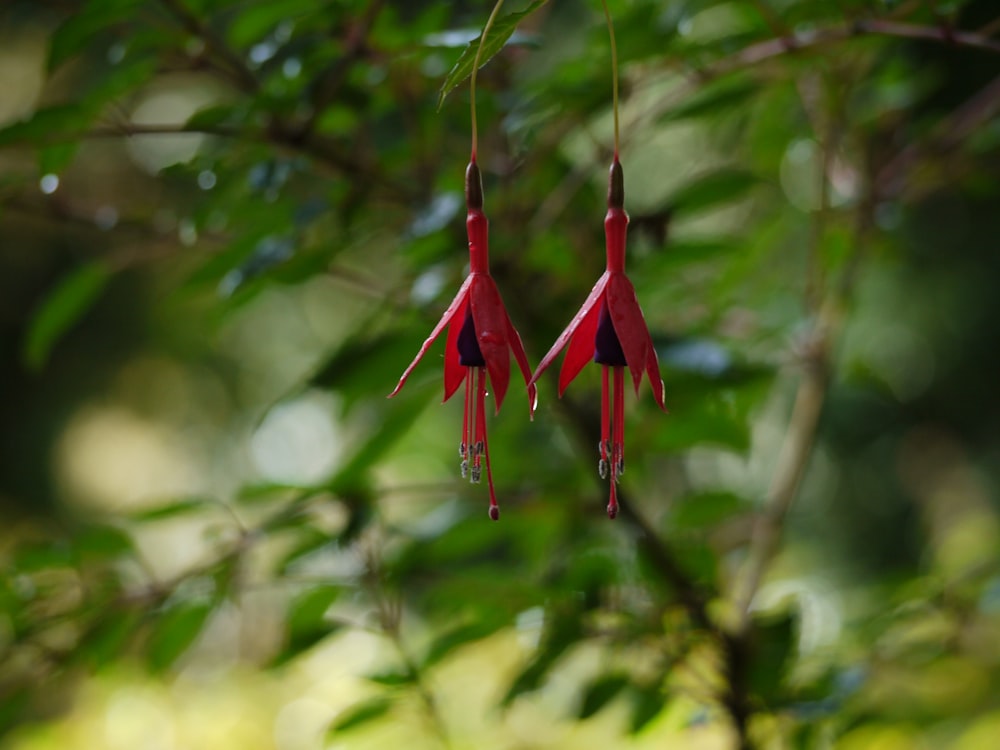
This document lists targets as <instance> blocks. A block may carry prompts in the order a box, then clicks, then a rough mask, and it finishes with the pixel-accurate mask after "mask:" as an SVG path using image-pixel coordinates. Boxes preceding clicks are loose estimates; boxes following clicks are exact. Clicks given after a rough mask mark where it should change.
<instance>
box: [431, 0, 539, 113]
mask: <svg viewBox="0 0 1000 750" xmlns="http://www.w3.org/2000/svg"><path fill="white" fill-rule="evenodd" d="M546 2H547V0H534V2H532V3H531V4H530V5H529V6H528V7H527V8H525V9H524V10H522V11H518V12H516V13H511V14H509V15H506V16H504V17H503V18H500V19H497V22H496V23H494V24H493V28H492V29H490V33H489V36H487V37H486V39H485V40H484V41H483V52H482V55H480V58H479V67H480V68H482V67H483V66H485V65H486V63H488V62H489V61H490V60H491V59H493V57H494V56H495V55H496V54H497V53H498V52H499V51H500V50H501V49H503V46H504V44H506V43H507V40H508V39H510V37H511V35H512V34H513V33H514V31H515V30H516V29H517V25H518V24H519V23H521V21H523V20H524V19H525V18H527V17H528V16H530V15H531V14H532V13H534V12H535V11H536V10H538V9H539V8H541V7H542V6H543V5H545V3H546ZM481 36H482V35H481V34H480V36H477V37H476V38H475V39H473V40H472V41H471V42H469V45H468V46H467V47H466V48H465V49H464V50H462V55H461V57H459V58H458V62H456V63H455V65H454V67H453V68H452V69H451V70H450V71H449V72H448V75H447V76H445V79H444V83H443V84H441V91H440V92H438V103H437V108H438V110H439V111H440V109H441V105H443V104H444V100H445V98H446V97H447V96H448V94H450V93H451V92H452V91H453V90H454V89H455V87H457V86H458V85H459V84H460V83H462V81H464V80H465V79H466V78H468V77H469V76H470V75H472V66H473V65H475V60H476V52H477V51H478V49H479V39H480V37H481Z"/></svg>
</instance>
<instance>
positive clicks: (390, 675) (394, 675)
mask: <svg viewBox="0 0 1000 750" xmlns="http://www.w3.org/2000/svg"><path fill="white" fill-rule="evenodd" d="M365 679H366V680H368V681H369V682H374V683H375V684H377V685H384V686H385V687H399V686H401V685H411V684H413V681H414V679H415V676H414V674H413V673H412V672H407V671H395V670H393V671H389V672H379V673H378V674H373V675H368V677H366V678H365Z"/></svg>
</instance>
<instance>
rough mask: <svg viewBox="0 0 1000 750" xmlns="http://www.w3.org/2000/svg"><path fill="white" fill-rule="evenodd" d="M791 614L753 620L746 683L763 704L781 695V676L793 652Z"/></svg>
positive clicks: (776, 702) (777, 701) (780, 700)
mask: <svg viewBox="0 0 1000 750" xmlns="http://www.w3.org/2000/svg"><path fill="white" fill-rule="evenodd" d="M795 631H796V628H795V618H794V616H793V615H792V614H791V613H787V612H786V613H783V614H781V615H779V616H775V617H768V618H762V619H758V620H755V621H754V629H753V639H752V641H751V652H750V653H751V662H750V666H749V669H748V683H749V686H750V689H751V690H752V691H753V694H754V695H756V696H758V697H759V698H760V700H762V701H763V702H764V704H765V705H767V706H772V707H774V706H777V705H780V704H782V703H783V702H784V699H785V676H786V675H787V674H788V667H789V663H790V661H791V659H792V656H793V655H794V653H795V636H796V632H795Z"/></svg>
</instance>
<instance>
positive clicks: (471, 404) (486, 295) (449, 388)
mask: <svg viewBox="0 0 1000 750" xmlns="http://www.w3.org/2000/svg"><path fill="white" fill-rule="evenodd" d="M465 203H466V207H467V209H468V218H467V219H466V222H465V226H466V230H467V231H468V234H469V275H468V276H467V277H466V279H465V282H464V283H463V284H462V287H461V288H460V289H459V290H458V294H457V295H456V296H455V299H454V300H452V303H451V304H450V305H449V306H448V309H447V310H445V312H444V315H443V316H441V320H439V321H438V324H437V325H436V326H434V330H433V331H431V335H430V336H428V337H427V340H426V341H425V342H424V344H423V346H421V347H420V351H419V352H417V356H416V357H415V358H414V359H413V361H412V362H411V363H410V366H409V367H407V368H406V371H405V372H404V373H403V375H402V377H401V378H400V379H399V383H398V384H397V385H396V388H395V390H393V392H392V393H390V394H389V398H392V397H393V396H395V395H396V394H397V393H399V391H400V390H401V389H402V387H403V385H404V384H405V383H406V379H407V378H408V377H409V375H410V372H411V371H412V370H413V368H414V367H416V366H417V363H418V362H419V361H420V360H421V358H422V357H423V356H424V355H425V354H426V353H427V350H428V349H430V347H431V345H432V344H433V343H434V341H435V340H436V339H437V337H438V336H439V335H441V332H442V331H443V330H444V329H445V328H447V329H448V337H447V343H446V344H445V354H444V401H447V400H448V399H450V398H451V397H452V396H453V395H454V394H455V391H457V390H458V387H459V385H461V384H462V382H463V381H464V382H465V416H464V418H463V420H462V442H461V443H460V445H459V449H458V450H459V455H460V456H461V457H462V464H461V465H462V478H463V479H464V478H465V477H466V476H469V478H470V480H471V481H472V482H473V483H478V482H479V481H480V479H481V478H482V465H483V463H485V464H486V481H487V484H488V485H489V488H490V518H492V519H493V520H494V521H496V520H497V519H499V518H500V508H499V507H498V506H497V498H496V493H495V492H494V490H493V472H492V469H491V467H490V452H489V444H488V442H487V439H486V395H487V394H486V379H487V376H489V382H490V385H491V386H492V388H493V398H494V400H495V401H496V413H499V412H500V405H501V404H502V403H503V399H504V396H505V395H506V393H507V385H508V383H509V381H510V354H509V353H508V350H510V352H513V354H514V359H515V360H516V361H517V365H518V367H520V368H521V374H522V375H523V376H524V382H525V384H526V385H527V386H528V409H529V415H530V416H532V417H533V416H534V410H535V405H536V402H537V396H536V390H535V385H534V383H532V382H529V379H530V377H531V368H530V366H529V365H528V358H527V356H526V355H525V353H524V345H523V344H522V343H521V337H520V336H519V335H518V333H517V330H516V329H515V328H514V324H513V323H511V320H510V316H508V315H507V310H506V308H505V307H504V304H503V299H502V298H501V297H500V291H499V290H498V289H497V285H496V282H494V281H493V277H492V276H490V261H489V234H488V232H489V221H488V220H487V218H486V215H485V214H484V213H483V184H482V177H481V175H480V172H479V167H478V165H477V164H476V157H475V154H473V157H472V161H471V162H470V163H469V166H468V168H467V169H466V171H465ZM442 403H443V402H442Z"/></svg>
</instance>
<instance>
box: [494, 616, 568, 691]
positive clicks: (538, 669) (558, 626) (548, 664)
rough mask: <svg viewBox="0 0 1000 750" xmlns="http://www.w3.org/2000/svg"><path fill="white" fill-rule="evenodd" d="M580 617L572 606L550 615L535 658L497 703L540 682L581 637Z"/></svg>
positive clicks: (534, 686)
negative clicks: (569, 608)
mask: <svg viewBox="0 0 1000 750" xmlns="http://www.w3.org/2000/svg"><path fill="white" fill-rule="evenodd" d="M580 619H581V617H580V612H578V611H576V610H575V609H573V610H570V611H567V612H563V613H560V614H558V615H555V616H554V620H553V622H552V624H551V625H550V626H549V627H548V628H547V630H546V632H545V635H544V637H543V639H542V643H541V645H539V647H538V651H537V652H536V654H535V657H534V658H533V659H532V660H531V661H530V662H529V663H528V664H527V666H526V667H525V668H524V669H523V670H521V673H520V674H519V675H518V676H517V677H516V678H515V679H514V682H513V683H511V686H510V688H508V690H507V693H506V695H505V696H504V697H503V700H502V701H501V702H500V705H501V706H504V707H506V706H509V705H510V704H511V703H513V701H514V699H515V698H517V697H518V696H519V695H521V694H522V693H527V692H531V691H532V690H535V689H536V688H538V686H539V685H541V682H542V680H543V679H544V678H545V676H546V675H547V674H548V672H549V670H550V669H551V668H552V666H553V665H554V664H555V663H556V661H557V660H558V659H559V657H560V656H562V654H563V652H564V651H566V649H567V648H569V647H570V646H571V645H572V644H574V643H576V642H577V641H578V640H580V638H581V637H582V636H583V626H582V625H581V623H580Z"/></svg>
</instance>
